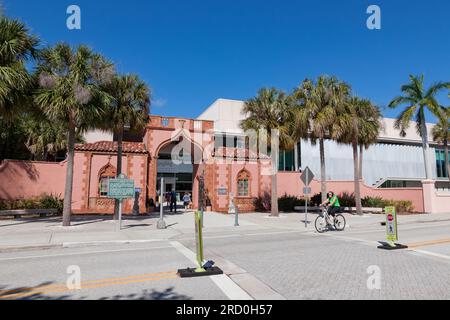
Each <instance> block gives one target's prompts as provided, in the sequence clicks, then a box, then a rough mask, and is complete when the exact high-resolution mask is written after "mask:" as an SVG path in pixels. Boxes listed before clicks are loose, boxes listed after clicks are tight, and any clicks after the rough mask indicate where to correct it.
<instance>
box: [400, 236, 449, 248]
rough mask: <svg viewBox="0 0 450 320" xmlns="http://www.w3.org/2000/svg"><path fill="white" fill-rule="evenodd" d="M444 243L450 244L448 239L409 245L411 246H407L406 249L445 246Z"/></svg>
mask: <svg viewBox="0 0 450 320" xmlns="http://www.w3.org/2000/svg"><path fill="white" fill-rule="evenodd" d="M446 243H450V238H446V239H440V240H431V241H423V242H417V243H411V244H408V248H412V249H414V248H421V247H429V246H434V245H437V244H446Z"/></svg>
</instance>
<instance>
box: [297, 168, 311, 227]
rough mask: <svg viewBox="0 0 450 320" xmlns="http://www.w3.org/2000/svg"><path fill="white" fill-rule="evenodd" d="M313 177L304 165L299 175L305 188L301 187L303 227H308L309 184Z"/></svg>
mask: <svg viewBox="0 0 450 320" xmlns="http://www.w3.org/2000/svg"><path fill="white" fill-rule="evenodd" d="M313 179H314V173H312V171H311V169H309V167H306V168H305V170H304V171H303V173H302V174H301V176H300V180H302V182H303V184H304V185H305V188H304V189H303V195H304V196H305V228H308V196H309V195H310V194H311V188H309V185H310V184H311V182H312V181H313Z"/></svg>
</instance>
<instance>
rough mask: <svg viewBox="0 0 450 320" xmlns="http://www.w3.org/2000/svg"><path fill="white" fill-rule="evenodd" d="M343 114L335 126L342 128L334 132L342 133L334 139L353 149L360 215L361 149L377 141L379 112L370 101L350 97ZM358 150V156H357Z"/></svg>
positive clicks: (356, 197)
mask: <svg viewBox="0 0 450 320" xmlns="http://www.w3.org/2000/svg"><path fill="white" fill-rule="evenodd" d="M345 107H346V108H345V109H346V110H345V112H344V113H342V114H340V115H339V116H338V117H337V119H336V122H335V126H338V127H339V128H342V131H341V130H336V131H334V132H343V134H341V135H340V136H335V137H334V138H335V139H336V140H337V141H338V142H341V143H348V144H350V145H351V146H352V149H353V169H354V170H353V173H354V176H353V178H354V185H355V202H356V212H357V214H359V215H362V205H361V186H360V182H361V179H362V149H363V148H364V147H368V146H369V145H370V144H373V143H375V142H376V141H377V138H378V134H379V132H380V128H381V121H380V120H381V112H380V110H379V109H378V108H377V107H376V106H374V105H373V104H372V103H371V102H370V100H367V99H360V98H358V97H351V98H349V99H348V101H347V103H345ZM358 148H359V150H360V154H359V155H358Z"/></svg>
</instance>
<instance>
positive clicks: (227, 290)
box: [170, 241, 253, 300]
mask: <svg viewBox="0 0 450 320" xmlns="http://www.w3.org/2000/svg"><path fill="white" fill-rule="evenodd" d="M170 244H171V245H172V246H173V247H174V248H175V249H177V250H178V251H179V252H180V253H181V254H183V255H184V256H185V257H186V258H188V259H189V260H190V261H191V262H192V263H194V264H197V257H196V255H195V253H194V252H192V251H191V250H189V249H188V248H186V247H185V246H183V245H182V244H181V243H180V242H178V241H171V242H170ZM210 278H211V280H212V281H213V282H214V283H215V284H216V285H217V286H218V287H219V289H220V290H222V292H223V293H224V294H225V295H226V296H227V297H228V298H229V299H230V300H253V298H252V297H251V296H250V295H249V294H248V293H247V292H245V291H244V290H243V289H242V288H241V287H239V286H238V285H237V284H236V283H235V282H234V281H233V280H231V279H230V277H228V276H227V275H225V274H223V275H218V276H211V277H210Z"/></svg>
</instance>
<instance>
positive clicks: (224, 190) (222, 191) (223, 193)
mask: <svg viewBox="0 0 450 320" xmlns="http://www.w3.org/2000/svg"><path fill="white" fill-rule="evenodd" d="M217 194H218V195H219V196H226V195H228V189H227V188H219V189H217Z"/></svg>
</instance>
